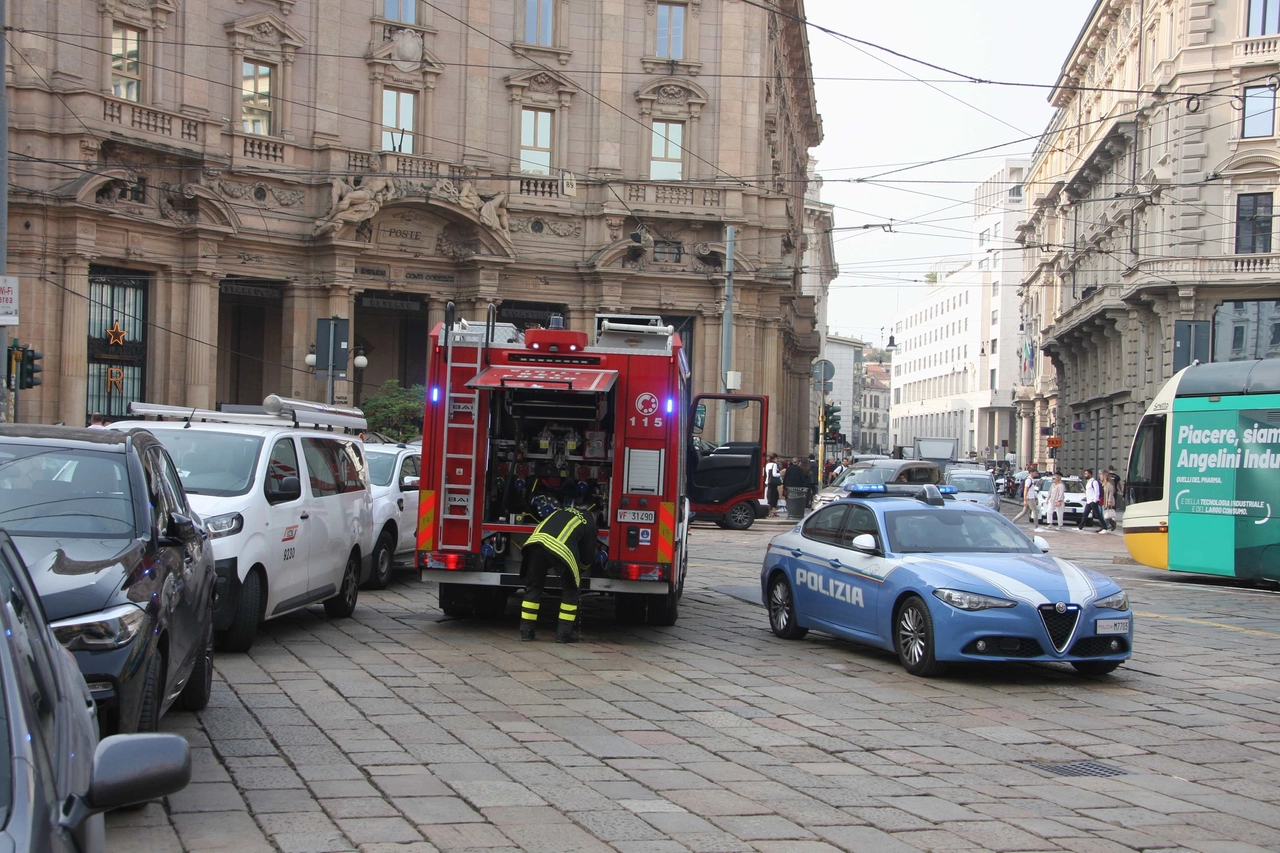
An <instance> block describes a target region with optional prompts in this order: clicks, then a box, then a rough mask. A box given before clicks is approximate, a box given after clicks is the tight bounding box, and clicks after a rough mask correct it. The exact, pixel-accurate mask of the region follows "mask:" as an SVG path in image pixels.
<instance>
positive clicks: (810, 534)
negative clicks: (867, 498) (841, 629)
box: [791, 504, 849, 624]
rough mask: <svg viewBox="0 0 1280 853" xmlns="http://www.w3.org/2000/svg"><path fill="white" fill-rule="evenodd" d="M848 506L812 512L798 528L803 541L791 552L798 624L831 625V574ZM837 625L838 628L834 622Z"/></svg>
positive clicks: (832, 612) (838, 555) (837, 505)
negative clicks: (801, 526)
mask: <svg viewBox="0 0 1280 853" xmlns="http://www.w3.org/2000/svg"><path fill="white" fill-rule="evenodd" d="M848 514H849V506H848V505H847V504H834V505H832V506H828V507H825V508H824V509H820V510H818V511H817V512H815V513H814V514H813V515H811V516H809V518H808V519H807V520H806V521H805V523H804V527H803V528H801V534H802V536H803V537H804V541H803V542H802V543H801V545H800V547H799V548H796V549H793V550H792V551H791V556H792V558H793V559H794V561H795V563H794V565H795V587H796V588H795V597H796V612H797V613H798V614H800V616H801V621H802V622H804V621H809V620H811V619H821V620H823V621H824V622H829V621H831V619H832V617H833V615H835V610H834V609H833V608H832V607H831V604H832V603H833V602H832V594H833V592H834V591H835V590H834V588H833V587H832V586H831V581H832V572H833V569H834V567H835V565H838V564H839V560H840V554H841V551H840V531H841V529H843V527H844V520H845V516H847V515H848ZM836 624H840V623H839V622H837V623H836Z"/></svg>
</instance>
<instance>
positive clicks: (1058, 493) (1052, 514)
mask: <svg viewBox="0 0 1280 853" xmlns="http://www.w3.org/2000/svg"><path fill="white" fill-rule="evenodd" d="M1066 514H1067V486H1066V484H1065V483H1063V482H1062V474H1061V473H1059V472H1058V471H1054V472H1053V485H1052V486H1050V487H1049V513H1048V515H1049V519H1048V521H1049V524H1050V525H1051V526H1054V527H1057V528H1058V529H1059V530H1061V529H1062V523H1063V521H1064V519H1065V517H1066Z"/></svg>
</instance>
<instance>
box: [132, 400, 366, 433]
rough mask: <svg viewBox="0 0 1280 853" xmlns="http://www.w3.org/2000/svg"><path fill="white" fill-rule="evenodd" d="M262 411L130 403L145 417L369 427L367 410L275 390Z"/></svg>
mask: <svg viewBox="0 0 1280 853" xmlns="http://www.w3.org/2000/svg"><path fill="white" fill-rule="evenodd" d="M262 407H263V409H265V410H266V411H264V412H262V413H253V412H215V411H212V410H209V409H196V408H189V407H187V406H162V405H160V404H158V403H130V404H129V411H130V412H131V413H132V414H135V415H140V416H141V417H144V418H146V417H153V418H169V419H172V420H183V421H190V422H195V423H201V422H203V423H221V424H256V425H259V426H286V425H293V426H315V427H329V428H338V429H345V430H351V431H354V432H362V431H364V430H366V429H368V428H369V422H368V421H367V420H365V417H364V412H362V411H360V410H359V409H347V408H343V407H340V406H326V405H325V404H323V403H313V402H311V401H309V400H294V399H290V398H288V397H280V396H277V395H275V394H272V395H271V396H269V397H267V398H266V399H265V400H263V403H262Z"/></svg>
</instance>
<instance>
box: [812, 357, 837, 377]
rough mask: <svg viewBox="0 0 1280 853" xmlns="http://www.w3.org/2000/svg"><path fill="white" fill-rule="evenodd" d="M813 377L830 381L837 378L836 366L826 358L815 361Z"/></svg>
mask: <svg viewBox="0 0 1280 853" xmlns="http://www.w3.org/2000/svg"><path fill="white" fill-rule="evenodd" d="M813 378H814V379H816V380H818V381H820V382H830V381H831V380H832V379H835V378H836V366H835V365H834V364H832V363H831V362H829V361H827V360H826V359H825V358H820V359H818V360H817V361H815V362H814V363H813Z"/></svg>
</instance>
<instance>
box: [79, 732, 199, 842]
mask: <svg viewBox="0 0 1280 853" xmlns="http://www.w3.org/2000/svg"><path fill="white" fill-rule="evenodd" d="M190 781H191V749H190V747H189V746H188V745H187V741H186V739H185V738H183V737H180V736H178V735H163V734H134V735H112V736H111V737H109V738H106V739H104V740H103V741H102V742H101V743H99V744H98V749H97V752H95V753H94V755H93V772H92V776H91V777H90V780H89V790H87V791H86V792H85V793H83V794H72V795H71V796H70V797H68V798H67V801H66V803H65V804H64V806H63V809H62V818H61V820H60V821H59V823H60V824H61V825H62V826H64V827H66V828H68V829H74V828H75V827H77V826H79V825H80V824H81V823H83V822H84V821H85V819H86V818H89V817H91V816H93V815H95V814H100V813H102V812H105V811H110V810H111V809H118V808H123V807H124V806H131V805H134V804H136V803H145V802H149V801H151V800H156V799H159V798H160V797H165V796H168V795H169V794H176V793H177V792H178V791H181V790H182V789H183V788H185V787H187V784H188V783H189V782H190Z"/></svg>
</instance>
